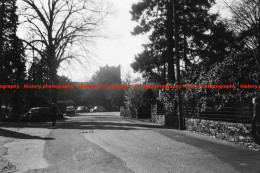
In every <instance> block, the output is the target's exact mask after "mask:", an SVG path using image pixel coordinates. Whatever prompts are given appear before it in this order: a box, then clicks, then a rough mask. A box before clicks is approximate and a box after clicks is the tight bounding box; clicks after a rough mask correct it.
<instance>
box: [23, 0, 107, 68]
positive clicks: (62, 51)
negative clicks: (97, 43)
mask: <svg viewBox="0 0 260 173" xmlns="http://www.w3.org/2000/svg"><path fill="white" fill-rule="evenodd" d="M22 2H23V3H24V6H23V9H22V16H23V19H24V20H25V21H24V24H25V25H26V26H27V27H28V28H29V29H30V31H31V34H32V35H33V38H34V39H32V40H25V42H26V43H27V45H29V46H30V47H31V48H33V49H34V50H35V51H37V52H38V54H39V55H40V56H41V58H44V59H46V62H47V66H48V68H50V70H51V69H53V70H54V71H55V72H56V71H57V68H58V67H59V65H60V63H61V62H62V61H65V60H69V59H72V58H78V57H80V56H82V52H83V51H85V50H87V45H88V43H89V42H91V40H93V38H96V37H99V36H101V35H100V31H99V26H100V24H101V23H102V20H103V19H104V17H105V15H106V9H105V8H106V7H105V5H104V1H103V2H102V1H100V2H98V1H94V0H22Z"/></svg>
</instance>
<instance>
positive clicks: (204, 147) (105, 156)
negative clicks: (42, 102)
mask: <svg viewBox="0 0 260 173" xmlns="http://www.w3.org/2000/svg"><path fill="white" fill-rule="evenodd" d="M0 172H27V173H43V172H46V173H57V172H58V173H88V172H89V173H95V172H97V173H102V172H108V173H117V172H118V173H124V172H126V173H128V172H129V173H130V172H136V173H159V172H160V173H164V172H176V173H178V172H191V173H193V172H200V173H203V172H205V173H210V172H249V173H250V172H252V173H259V172H260V153H259V151H253V150H250V149H246V148H243V147H240V146H236V145H235V144H231V143H228V142H225V141H221V140H218V139H215V138H210V137H207V136H202V135H198V134H195V133H191V132H188V131H178V130H174V129H166V128H162V127H161V126H159V125H155V124H152V123H149V122H146V121H138V120H133V119H124V118H122V117H120V116H119V113H83V114H80V115H78V116H75V117H71V118H69V119H67V120H65V121H61V122H58V124H57V126H56V127H55V128H52V127H51V124H50V123H41V124H39V123H31V124H16V125H14V124H4V125H3V124H2V125H1V127H0Z"/></svg>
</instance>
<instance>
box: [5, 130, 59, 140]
mask: <svg viewBox="0 0 260 173" xmlns="http://www.w3.org/2000/svg"><path fill="white" fill-rule="evenodd" d="M0 136H3V137H9V138H17V139H39V140H53V139H54V138H42V137H39V136H32V135H28V134H24V133H20V132H15V131H11V130H6V129H2V128H0Z"/></svg>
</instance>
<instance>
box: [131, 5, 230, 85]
mask: <svg viewBox="0 0 260 173" xmlns="http://www.w3.org/2000/svg"><path fill="white" fill-rule="evenodd" d="M172 2H173V1H166V0H159V1H147V0H143V1H141V2H138V3H136V4H134V5H133V6H132V11H131V14H132V20H134V21H137V22H139V25H137V26H136V27H135V28H134V31H133V34H134V35H138V34H143V33H148V34H149V39H150V43H148V44H145V45H144V51H143V52H142V53H140V54H138V55H136V57H135V62H134V63H132V64H131V66H132V68H133V69H134V70H135V71H139V72H142V73H143V75H144V77H146V78H147V79H149V80H150V81H151V82H158V83H161V84H165V83H167V82H169V81H170V82H172V81H171V80H170V78H171V75H173V76H175V73H174V68H172V69H170V68H171V66H172V65H174V61H173V58H174V51H172V50H174V46H175V45H174V39H175V38H174V28H173V26H174V23H173V22H172V20H173V17H172V15H173V9H172V5H173V4H172ZM214 3H215V1H214V0H211V1H194V0H186V1H177V3H176V9H177V15H178V18H177V21H176V23H177V24H178V26H179V33H178V37H179V38H180V39H179V40H180V42H179V47H180V52H179V53H180V57H181V59H182V60H183V61H184V62H185V70H187V69H189V68H188V66H193V65H194V64H196V62H200V63H201V64H202V65H204V66H209V65H212V64H214V63H215V62H220V61H221V60H223V59H224V57H225V56H226V55H228V54H229V53H230V51H231V48H230V45H232V43H233V40H232V39H233V37H232V35H233V33H232V32H231V31H228V30H227V29H226V28H227V26H226V25H225V24H224V22H222V21H218V20H217V17H218V15H215V14H209V12H208V11H209V9H210V8H211V6H212V5H213V4H214Z"/></svg>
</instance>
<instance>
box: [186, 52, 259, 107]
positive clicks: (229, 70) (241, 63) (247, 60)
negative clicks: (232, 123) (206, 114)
mask: <svg viewBox="0 0 260 173" xmlns="http://www.w3.org/2000/svg"><path fill="white" fill-rule="evenodd" d="M253 63H254V60H253V59H252V54H251V55H250V54H240V55H236V54H234V55H232V56H229V57H227V58H225V59H224V60H223V61H222V62H218V63H215V64H214V65H212V66H211V69H210V70H209V71H205V70H204V71H201V72H200V73H199V76H198V78H197V79H196V80H192V79H186V81H185V82H186V83H187V84H197V85H207V84H210V85H214V84H216V85H229V84H234V85H236V89H235V90H234V89H195V88H194V89H186V90H185V91H184V101H185V105H186V106H187V107H200V108H207V107H216V108H220V107H245V106H252V105H251V102H252V101H251V99H252V97H253V95H254V93H255V92H256V90H255V89H241V88H240V85H243V84H246V85H248V84H250V85H258V84H259V82H258V80H257V78H258V77H259V73H258V71H257V68H256V66H252V65H251V64H253Z"/></svg>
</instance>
